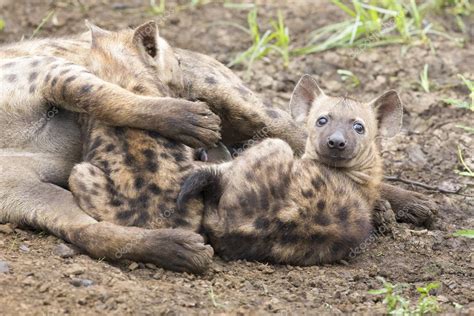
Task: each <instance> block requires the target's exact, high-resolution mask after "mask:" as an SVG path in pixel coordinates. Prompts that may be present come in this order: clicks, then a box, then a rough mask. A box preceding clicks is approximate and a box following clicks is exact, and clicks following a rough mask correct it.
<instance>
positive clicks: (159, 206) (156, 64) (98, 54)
mask: <svg viewBox="0 0 474 316" xmlns="http://www.w3.org/2000/svg"><path fill="white" fill-rule="evenodd" d="M90 28H91V36H92V44H91V51H90V55H89V59H88V69H90V70H91V71H92V72H93V73H94V74H95V75H96V76H98V77H100V78H101V79H103V80H106V81H109V82H111V83H114V84H117V85H119V86H121V87H122V88H125V89H127V90H129V91H132V92H133V93H135V94H139V95H143V96H152V97H163V98H165V97H168V100H169V102H171V103H172V102H173V100H175V99H173V98H171V97H174V96H179V94H180V93H182V90H183V89H184V84H183V77H182V73H181V69H180V67H179V61H178V59H177V58H176V56H175V54H174V53H173V50H172V48H171V47H170V46H169V45H168V44H167V43H166V42H165V41H164V40H163V39H162V38H160V37H159V34H158V30H157V27H156V24H155V23H154V22H150V23H147V24H144V25H142V26H140V27H138V28H137V29H136V30H126V31H120V32H109V31H105V30H102V29H100V28H98V27H96V26H93V25H90ZM158 79H160V80H161V81H158ZM130 106H133V104H131V105H130ZM80 123H81V127H82V130H83V137H84V150H83V153H84V162H83V163H80V164H78V165H76V166H75V167H74V169H73V170H72V173H71V176H70V179H69V185H70V189H71V191H72V192H73V194H74V197H75V198H76V200H77V202H78V204H79V205H80V207H81V208H82V209H83V210H84V211H85V212H87V213H88V214H89V215H91V216H92V217H94V218H95V219H97V220H100V221H107V222H112V223H115V224H119V225H123V226H139V227H144V228H151V229H159V228H185V229H189V230H193V231H198V230H199V228H200V225H201V218H202V210H203V205H202V201H201V200H200V199H196V200H194V201H191V203H190V205H189V207H188V208H187V211H186V214H184V213H180V212H177V211H176V207H175V204H176V199H177V196H178V193H179V189H180V185H181V183H182V181H183V180H184V177H185V176H186V174H187V173H188V172H189V171H190V169H191V167H192V163H193V154H194V152H193V150H192V149H191V148H190V147H187V146H185V145H183V144H179V143H176V142H175V141H173V140H170V139H167V138H165V137H162V136H160V135H159V134H157V133H154V132H150V131H144V130H139V129H134V128H127V127H114V126H109V125H107V124H106V123H104V122H101V121H99V120H96V119H94V118H91V117H90V116H88V115H83V116H82V117H81V119H80Z"/></svg>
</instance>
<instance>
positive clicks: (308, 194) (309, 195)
mask: <svg viewBox="0 0 474 316" xmlns="http://www.w3.org/2000/svg"><path fill="white" fill-rule="evenodd" d="M301 194H302V195H303V197H304V198H305V199H311V198H313V197H314V192H313V191H312V190H301Z"/></svg>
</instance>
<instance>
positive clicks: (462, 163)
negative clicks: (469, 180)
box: [455, 145, 474, 177]
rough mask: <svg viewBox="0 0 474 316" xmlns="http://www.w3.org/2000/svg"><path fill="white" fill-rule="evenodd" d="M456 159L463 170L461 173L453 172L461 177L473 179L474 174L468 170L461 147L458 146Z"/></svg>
mask: <svg viewBox="0 0 474 316" xmlns="http://www.w3.org/2000/svg"><path fill="white" fill-rule="evenodd" d="M458 159H459V162H460V163H461V165H462V167H463V169H464V170H463V171H459V170H455V172H456V173H457V174H459V175H461V176H465V177H474V172H472V170H471V168H469V166H468V165H467V164H466V162H465V161H464V156H463V153H462V150H461V146H459V145H458Z"/></svg>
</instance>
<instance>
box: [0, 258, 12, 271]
mask: <svg viewBox="0 0 474 316" xmlns="http://www.w3.org/2000/svg"><path fill="white" fill-rule="evenodd" d="M9 272H10V268H9V267H8V263H6V262H5V261H1V260H0V273H9Z"/></svg>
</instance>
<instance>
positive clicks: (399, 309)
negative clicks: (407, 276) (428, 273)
mask: <svg viewBox="0 0 474 316" xmlns="http://www.w3.org/2000/svg"><path fill="white" fill-rule="evenodd" d="M377 279H378V280H380V281H381V282H382V284H383V287H382V288H381V289H377V290H370V291H369V294H373V295H383V296H384V299H383V301H382V302H383V303H384V304H385V305H386V307H387V314H389V315H425V314H433V313H437V312H439V311H440V310H441V308H440V306H439V303H438V299H437V297H436V296H432V295H430V292H431V291H432V290H434V289H437V288H439V286H440V283H439V282H433V283H429V284H427V285H426V286H424V287H417V292H418V293H419V294H420V296H419V298H418V301H417V303H416V305H415V306H414V307H411V305H410V300H409V299H407V298H405V297H403V296H402V294H403V291H404V289H406V288H407V287H408V285H407V284H392V283H390V282H387V281H385V279H384V278H382V277H378V278H377Z"/></svg>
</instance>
